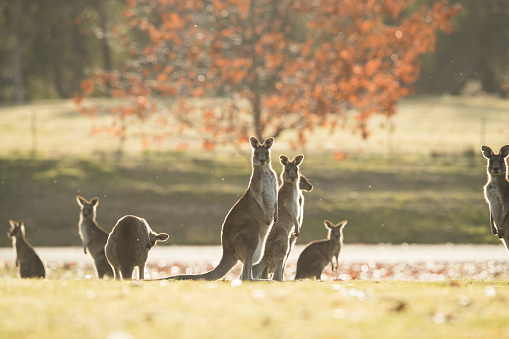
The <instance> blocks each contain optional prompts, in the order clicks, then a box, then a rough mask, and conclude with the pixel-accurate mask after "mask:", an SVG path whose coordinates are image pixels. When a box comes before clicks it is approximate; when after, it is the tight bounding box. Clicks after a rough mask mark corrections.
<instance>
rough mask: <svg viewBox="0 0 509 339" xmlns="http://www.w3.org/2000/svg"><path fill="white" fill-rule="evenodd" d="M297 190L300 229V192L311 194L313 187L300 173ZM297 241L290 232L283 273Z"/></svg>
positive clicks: (301, 203)
mask: <svg viewBox="0 0 509 339" xmlns="http://www.w3.org/2000/svg"><path fill="white" fill-rule="evenodd" d="M299 189H300V191H301V194H300V198H299V205H300V213H299V225H300V227H301V228H302V221H303V220H304V194H302V192H311V191H312V190H313V185H312V184H311V182H310V181H309V179H308V178H306V177H305V176H304V175H303V174H302V173H301V175H300V178H299ZM296 241H297V235H296V233H295V232H292V234H291V235H290V238H289V239H288V252H287V253H286V258H285V261H284V262H283V272H284V270H285V268H286V263H287V262H288V257H289V256H290V253H291V252H292V249H293V246H295V242H296Z"/></svg>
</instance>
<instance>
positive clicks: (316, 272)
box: [295, 220, 348, 280]
mask: <svg viewBox="0 0 509 339" xmlns="http://www.w3.org/2000/svg"><path fill="white" fill-rule="evenodd" d="M347 222H348V221H347V220H344V221H342V222H340V223H338V224H336V225H334V224H333V223H332V222H330V221H328V220H324V225H325V227H326V228H328V229H329V234H328V236H327V239H323V240H316V241H312V242H310V243H309V244H308V245H307V246H306V247H305V248H304V250H302V253H301V254H300V256H299V259H298V260H297V274H296V275H295V280H297V279H306V278H313V277H314V278H316V279H320V278H321V276H322V272H323V269H324V268H325V266H327V265H328V264H329V262H330V263H331V265H332V270H333V271H334V270H337V268H338V257H339V252H340V251H341V247H342V246H343V227H345V225H346V223H347ZM332 258H335V260H336V263H335V264H334V261H333V260H332Z"/></svg>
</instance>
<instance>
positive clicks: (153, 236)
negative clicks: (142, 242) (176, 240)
mask: <svg viewBox="0 0 509 339" xmlns="http://www.w3.org/2000/svg"><path fill="white" fill-rule="evenodd" d="M169 237H170V236H169V235H168V234H167V233H156V232H153V231H152V232H150V236H149V238H150V240H149V243H150V244H149V246H150V247H149V248H152V246H154V245H155V244H156V242H158V241H166V240H168V238H169Z"/></svg>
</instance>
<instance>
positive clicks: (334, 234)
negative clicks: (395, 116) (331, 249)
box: [323, 220, 348, 239]
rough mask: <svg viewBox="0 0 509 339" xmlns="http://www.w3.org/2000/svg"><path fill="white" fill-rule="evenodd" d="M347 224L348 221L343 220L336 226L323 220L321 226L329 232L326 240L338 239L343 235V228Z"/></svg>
mask: <svg viewBox="0 0 509 339" xmlns="http://www.w3.org/2000/svg"><path fill="white" fill-rule="evenodd" d="M347 223H348V220H343V221H341V222H339V223H337V224H333V223H332V222H330V221H329V220H324V221H323V224H324V225H325V228H327V229H328V230H329V234H328V236H327V238H329V239H340V238H341V237H342V235H343V227H345V225H346V224H347Z"/></svg>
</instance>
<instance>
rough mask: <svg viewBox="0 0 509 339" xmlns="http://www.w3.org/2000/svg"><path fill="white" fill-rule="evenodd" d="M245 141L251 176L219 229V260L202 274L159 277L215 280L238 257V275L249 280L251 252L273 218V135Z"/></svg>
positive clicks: (254, 249) (275, 177) (224, 272)
mask: <svg viewBox="0 0 509 339" xmlns="http://www.w3.org/2000/svg"><path fill="white" fill-rule="evenodd" d="M249 141H250V143H251V147H252V149H253V154H252V158H251V165H252V166H251V167H252V173H251V178H250V180H249V186H248V188H247V190H246V192H245V193H244V194H243V195H242V197H241V198H240V199H239V200H238V201H237V202H236V203H235V205H233V207H232V208H231V209H230V211H229V212H228V214H227V215H226V217H225V219H224V222H223V225H222V229H221V246H222V248H223V256H222V257H221V260H220V261H219V264H218V265H217V266H216V268H214V269H213V270H211V271H209V272H207V273H204V274H195V275H192V274H191V275H177V276H171V277H167V278H163V279H174V280H199V279H203V280H218V279H221V278H222V277H224V276H225V275H226V274H227V273H228V272H230V270H231V269H232V268H233V267H234V266H235V265H237V263H238V262H239V261H240V262H242V264H243V267H242V273H241V279H242V280H253V274H252V266H253V260H254V258H253V257H254V253H255V251H256V250H257V248H258V246H259V244H260V242H263V243H264V242H265V237H266V235H267V232H268V231H269V228H270V226H271V225H272V222H273V220H274V221H277V218H278V214H277V213H278V212H277V211H278V206H277V176H276V172H274V170H273V169H272V167H271V163H270V149H271V147H272V145H273V143H274V138H267V139H266V140H265V141H264V142H263V143H262V144H260V142H259V141H258V139H256V138H255V137H251V138H250V139H249ZM263 243H262V246H263ZM262 249H263V247H262Z"/></svg>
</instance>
